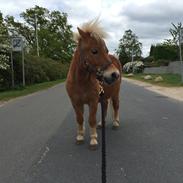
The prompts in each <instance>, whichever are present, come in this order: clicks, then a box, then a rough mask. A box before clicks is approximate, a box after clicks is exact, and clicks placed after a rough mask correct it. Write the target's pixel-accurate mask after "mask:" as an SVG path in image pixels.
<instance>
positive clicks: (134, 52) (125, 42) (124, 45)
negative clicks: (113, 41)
mask: <svg viewBox="0 0 183 183" xmlns="http://www.w3.org/2000/svg"><path fill="white" fill-rule="evenodd" d="M116 53H117V55H118V56H119V60H120V61H121V63H122V64H125V63H126V62H129V61H130V60H131V58H132V56H133V57H134V58H135V59H137V58H139V57H141V54H142V43H140V42H139V41H138V37H137V36H136V35H135V34H134V33H133V32H132V30H130V29H129V30H126V31H125V33H124V35H123V37H122V38H121V39H120V40H119V45H118V49H117V50H116Z"/></svg>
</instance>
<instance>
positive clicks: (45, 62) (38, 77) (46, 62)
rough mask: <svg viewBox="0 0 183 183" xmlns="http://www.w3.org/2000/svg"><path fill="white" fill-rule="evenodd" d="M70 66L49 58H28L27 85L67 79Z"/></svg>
mask: <svg viewBox="0 0 183 183" xmlns="http://www.w3.org/2000/svg"><path fill="white" fill-rule="evenodd" d="M68 68H69V64H62V63H61V62H60V61H55V60H52V59H48V58H41V57H37V56H27V57H26V58H25V76H26V83H27V84H33V83H40V82H44V81H53V80H57V79H63V78H66V75H67V72H68Z"/></svg>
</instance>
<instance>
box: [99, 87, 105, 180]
mask: <svg viewBox="0 0 183 183" xmlns="http://www.w3.org/2000/svg"><path fill="white" fill-rule="evenodd" d="M99 94H100V103H101V112H102V177H101V178H102V183H106V143H105V114H104V90H103V87H102V86H101V85H100V92H99Z"/></svg>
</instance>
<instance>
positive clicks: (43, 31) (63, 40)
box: [6, 6, 74, 62]
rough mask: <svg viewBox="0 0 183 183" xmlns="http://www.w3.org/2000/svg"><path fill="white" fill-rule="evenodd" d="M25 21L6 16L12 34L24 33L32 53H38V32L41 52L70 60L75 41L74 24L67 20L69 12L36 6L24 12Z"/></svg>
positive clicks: (52, 56) (44, 54)
mask: <svg viewBox="0 0 183 183" xmlns="http://www.w3.org/2000/svg"><path fill="white" fill-rule="evenodd" d="M20 16H21V17H22V18H23V20H24V23H21V22H18V21H16V20H15V19H14V17H13V16H7V17H6V23H7V26H8V27H11V29H10V32H11V34H12V35H22V36H23V37H24V39H25V42H26V45H27V46H28V48H29V50H30V53H31V54H33V55H36V38H35V37H36V36H35V32H36V30H37V32H38V40H39V52H40V55H41V56H43V57H48V58H52V59H54V60H62V62H68V61H70V59H71V56H72V53H73V48H74V42H73V40H72V31H71V28H72V26H71V25H69V24H68V22H67V14H66V13H62V12H60V11H49V10H48V9H46V8H43V7H39V6H35V7H34V8H30V9H27V10H26V11H25V12H22V13H21V14H20Z"/></svg>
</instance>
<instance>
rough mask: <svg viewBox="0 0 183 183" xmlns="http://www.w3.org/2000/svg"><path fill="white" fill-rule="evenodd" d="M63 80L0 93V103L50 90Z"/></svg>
mask: <svg viewBox="0 0 183 183" xmlns="http://www.w3.org/2000/svg"><path fill="white" fill-rule="evenodd" d="M64 81H65V79H61V80H56V81H49V82H44V83H39V84H34V85H30V86H26V87H19V88H16V89H11V90H8V91H3V92H0V101H8V100H10V99H13V98H16V97H20V96H25V95H28V94H31V93H34V92H37V91H40V90H44V89H47V88H50V87H52V86H54V85H56V84H59V83H62V82H64Z"/></svg>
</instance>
